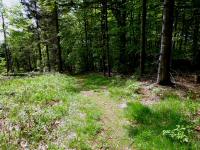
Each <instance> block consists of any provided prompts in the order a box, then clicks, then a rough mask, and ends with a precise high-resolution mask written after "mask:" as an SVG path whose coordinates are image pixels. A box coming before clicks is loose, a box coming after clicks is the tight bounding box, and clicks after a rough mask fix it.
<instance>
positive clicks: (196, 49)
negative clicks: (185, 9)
mask: <svg viewBox="0 0 200 150" xmlns="http://www.w3.org/2000/svg"><path fill="white" fill-rule="evenodd" d="M199 12H200V11H199V10H198V8H195V10H194V31H193V44H192V51H193V64H194V66H195V69H200V67H199V65H200V60H199V57H200V50H199V47H198V36H199V22H200V21H199V19H200V17H199Z"/></svg>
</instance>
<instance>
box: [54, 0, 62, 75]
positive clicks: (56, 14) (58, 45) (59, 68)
mask: <svg viewBox="0 0 200 150" xmlns="http://www.w3.org/2000/svg"><path fill="white" fill-rule="evenodd" d="M55 21H56V34H57V50H58V51H57V55H58V56H57V57H58V71H59V72H63V62H62V50H61V44H60V35H59V33H60V29H59V12H58V4H57V2H55Z"/></svg>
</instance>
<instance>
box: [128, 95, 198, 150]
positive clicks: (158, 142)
mask: <svg viewBox="0 0 200 150" xmlns="http://www.w3.org/2000/svg"><path fill="white" fill-rule="evenodd" d="M199 108H200V103H198V102H194V101H192V100H185V101H183V100H181V99H180V98H179V97H178V96H175V95H169V96H168V97H167V96H166V97H164V99H163V100H162V101H160V102H159V103H157V104H154V105H152V106H145V105H143V104H141V103H140V102H134V103H129V105H128V107H127V109H126V111H125V114H126V117H127V118H128V119H129V120H130V121H131V122H132V125H131V126H128V127H127V129H128V133H129V136H130V137H131V138H132V139H133V140H134V144H135V145H136V147H137V148H138V149H144V150H145V149H152V150H154V149H163V150H165V149H169V150H175V149H194V150H196V149H199V148H200V147H199V146H200V142H199V139H198V137H197V134H198V133H196V132H195V130H194V127H195V126H197V125H198V119H197V120H193V119H192V118H193V117H192V116H193V115H194V114H195V112H197V111H198V109H199ZM165 132H168V133H167V134H166V133H165Z"/></svg>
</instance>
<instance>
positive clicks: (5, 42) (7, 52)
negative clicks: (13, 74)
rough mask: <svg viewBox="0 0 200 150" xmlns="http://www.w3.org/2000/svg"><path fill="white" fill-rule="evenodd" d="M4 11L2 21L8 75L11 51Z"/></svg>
mask: <svg viewBox="0 0 200 150" xmlns="http://www.w3.org/2000/svg"><path fill="white" fill-rule="evenodd" d="M3 11H4V10H2V12H1V19H2V28H3V36H4V50H5V59H6V69H7V74H8V73H9V71H10V58H9V54H10V52H9V49H8V47H7V35H6V26H5V19H4V12H3Z"/></svg>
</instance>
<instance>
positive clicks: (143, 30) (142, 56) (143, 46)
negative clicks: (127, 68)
mask: <svg viewBox="0 0 200 150" xmlns="http://www.w3.org/2000/svg"><path fill="white" fill-rule="evenodd" d="M146 15H147V0H143V1H142V22H141V52H140V75H142V74H143V73H144V69H145V68H144V66H145V55H146Z"/></svg>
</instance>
